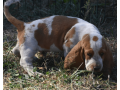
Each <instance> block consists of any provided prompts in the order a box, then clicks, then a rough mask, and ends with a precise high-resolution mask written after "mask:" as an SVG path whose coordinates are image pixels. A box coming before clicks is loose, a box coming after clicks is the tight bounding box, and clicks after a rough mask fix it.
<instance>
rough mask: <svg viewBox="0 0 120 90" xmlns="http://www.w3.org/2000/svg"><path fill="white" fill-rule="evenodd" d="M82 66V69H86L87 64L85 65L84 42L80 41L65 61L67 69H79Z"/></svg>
mask: <svg viewBox="0 0 120 90" xmlns="http://www.w3.org/2000/svg"><path fill="white" fill-rule="evenodd" d="M82 63H83V64H82ZM81 64H82V65H81ZM80 65H81V67H80V69H84V67H85V64H84V57H83V47H82V41H79V42H78V43H77V44H76V45H75V46H74V47H73V48H72V49H71V51H70V52H69V53H68V54H67V56H66V57H65V60H64V68H65V69H72V68H73V67H76V68H78V67H79V66H80Z"/></svg>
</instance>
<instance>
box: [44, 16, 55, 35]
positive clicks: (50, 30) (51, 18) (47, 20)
mask: <svg viewBox="0 0 120 90" xmlns="http://www.w3.org/2000/svg"><path fill="white" fill-rule="evenodd" d="M54 17H55V16H50V17H49V18H46V19H43V22H44V23H46V26H47V28H48V30H49V35H51V32H52V21H53V18H54Z"/></svg>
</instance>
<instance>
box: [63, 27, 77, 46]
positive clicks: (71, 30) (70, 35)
mask: <svg viewBox="0 0 120 90" xmlns="http://www.w3.org/2000/svg"><path fill="white" fill-rule="evenodd" d="M74 34H75V27H73V28H72V29H70V30H69V31H68V32H67V34H66V35H65V40H67V42H66V43H65V45H66V46H67V47H70V45H71V44H72V42H71V41H70V38H72V37H73V35H74Z"/></svg>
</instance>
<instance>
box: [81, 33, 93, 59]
mask: <svg viewBox="0 0 120 90" xmlns="http://www.w3.org/2000/svg"><path fill="white" fill-rule="evenodd" d="M82 41H83V48H84V52H85V58H86V60H89V59H90V58H91V57H92V56H93V55H94V51H93V50H92V48H91V47H90V36H89V34H85V35H84V36H83V38H82ZM88 54H91V57H90V56H88Z"/></svg>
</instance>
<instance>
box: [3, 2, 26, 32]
mask: <svg viewBox="0 0 120 90" xmlns="http://www.w3.org/2000/svg"><path fill="white" fill-rule="evenodd" d="M17 2H20V0H7V1H6V2H5V3H4V14H5V16H6V18H7V19H8V21H9V22H11V23H12V24H13V25H14V26H15V27H16V28H17V29H18V31H22V30H23V29H24V22H23V21H20V20H18V19H16V18H15V17H13V16H12V15H11V14H10V12H9V6H10V5H11V4H13V3H17Z"/></svg>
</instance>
